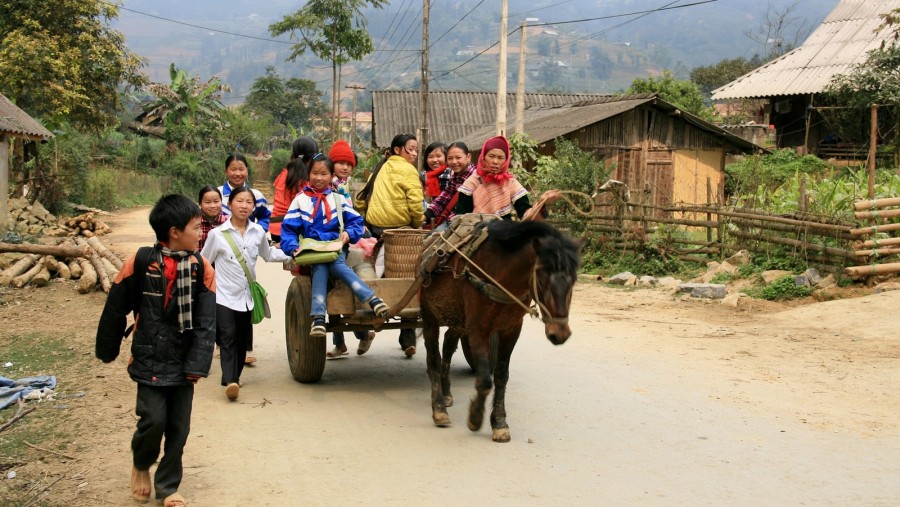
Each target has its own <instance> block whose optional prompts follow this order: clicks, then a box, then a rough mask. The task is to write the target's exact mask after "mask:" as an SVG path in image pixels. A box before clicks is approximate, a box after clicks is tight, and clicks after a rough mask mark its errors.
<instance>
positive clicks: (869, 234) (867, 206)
mask: <svg viewBox="0 0 900 507" xmlns="http://www.w3.org/2000/svg"><path fill="white" fill-rule="evenodd" d="M853 207H854V208H855V209H856V211H855V212H854V215H855V216H856V218H858V219H861V220H867V221H869V222H870V223H871V224H872V225H870V226H867V227H861V228H859V229H854V232H855V233H856V234H858V235H859V236H861V237H862V238H863V240H862V241H860V242H858V243H856V245H855V247H856V250H855V251H854V253H855V254H856V256H857V257H858V262H859V263H860V264H862V263H865V264H866V265H865V266H851V267H848V268H846V269H845V270H844V272H845V273H846V274H848V275H850V276H853V277H864V276H875V275H888V274H894V273H900V259H898V258H897V256H898V255H900V237H897V234H898V233H897V231H900V221H898V219H897V217H900V197H889V198H885V199H874V200H870V201H857V202H856V203H854V204H853Z"/></svg>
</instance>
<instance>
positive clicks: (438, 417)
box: [431, 412, 450, 428]
mask: <svg viewBox="0 0 900 507" xmlns="http://www.w3.org/2000/svg"><path fill="white" fill-rule="evenodd" d="M431 419H432V420H433V421H434V425H435V426H440V427H441V428H444V427H446V426H450V416H449V415H447V414H446V413H441V412H435V413H433V414H431Z"/></svg>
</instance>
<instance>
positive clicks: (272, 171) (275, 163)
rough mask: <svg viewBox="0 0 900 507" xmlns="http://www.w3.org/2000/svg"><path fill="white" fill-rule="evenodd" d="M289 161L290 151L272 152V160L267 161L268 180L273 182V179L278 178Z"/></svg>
mask: <svg viewBox="0 0 900 507" xmlns="http://www.w3.org/2000/svg"><path fill="white" fill-rule="evenodd" d="M290 159H291V150H284V149H279V150H275V151H273V152H272V158H271V159H269V180H271V181H275V178H277V177H278V175H279V174H280V173H281V170H282V169H284V166H286V165H287V163H288V160H290Z"/></svg>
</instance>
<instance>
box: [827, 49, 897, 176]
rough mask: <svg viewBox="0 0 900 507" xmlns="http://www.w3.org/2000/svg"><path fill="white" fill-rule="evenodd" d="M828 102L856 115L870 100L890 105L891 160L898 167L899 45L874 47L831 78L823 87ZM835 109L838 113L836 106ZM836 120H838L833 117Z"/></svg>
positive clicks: (847, 121) (845, 121)
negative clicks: (860, 60)
mask: <svg viewBox="0 0 900 507" xmlns="http://www.w3.org/2000/svg"><path fill="white" fill-rule="evenodd" d="M825 98H826V100H827V102H829V103H832V104H839V105H841V106H842V107H845V108H848V109H849V110H851V111H854V110H855V111H856V112H857V116H858V114H859V112H861V111H867V110H868V109H869V108H870V107H871V106H872V105H873V104H878V105H879V106H881V107H885V108H886V109H889V110H890V111H891V112H892V113H893V115H892V116H893V121H894V129H893V130H894V132H895V134H894V136H893V137H894V164H895V166H898V167H900V135H897V134H896V133H897V132H898V131H900V130H898V129H900V114H898V106H900V47H898V46H896V45H890V46H885V47H883V48H878V49H873V50H872V51H870V52H869V54H868V56H867V57H866V60H865V61H864V62H862V63H859V64H856V65H854V66H853V68H852V69H851V70H850V72H848V73H847V74H839V75H837V76H834V77H833V78H832V79H831V82H830V83H829V84H828V86H827V87H826V88H825ZM834 112H835V113H841V111H840V110H835V111H834ZM832 120H833V121H832V123H836V124H850V123H851V119H850V118H834V117H833V118H832ZM834 120H837V121H834Z"/></svg>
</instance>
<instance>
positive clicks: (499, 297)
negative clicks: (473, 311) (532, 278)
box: [460, 268, 528, 304]
mask: <svg viewBox="0 0 900 507" xmlns="http://www.w3.org/2000/svg"><path fill="white" fill-rule="evenodd" d="M460 276H462V277H463V278H464V279H466V280H467V281H468V282H469V283H471V284H472V285H474V286H475V288H476V289H478V292H480V293H481V294H482V295H484V297H486V298H488V299H490V300H491V301H493V302H495V303H501V304H512V303H515V302H516V301H517V300H518V301H521V302H522V303H524V302H525V301H527V300H528V294H526V295H524V296H522V297H521V298H518V299H517V300H516V299H512V298H510V297H509V296H508V295H507V294H508V293H506V292H504V291H503V290H502V289H501V288H499V287H498V286H496V285H494V284H491V283H488V282H485V281H484V280H482V279H481V278H479V277H478V275H476V274H475V273H473V272H471V271H469V269H468V268H466V269H463V271H462V273H461V274H460Z"/></svg>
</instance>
